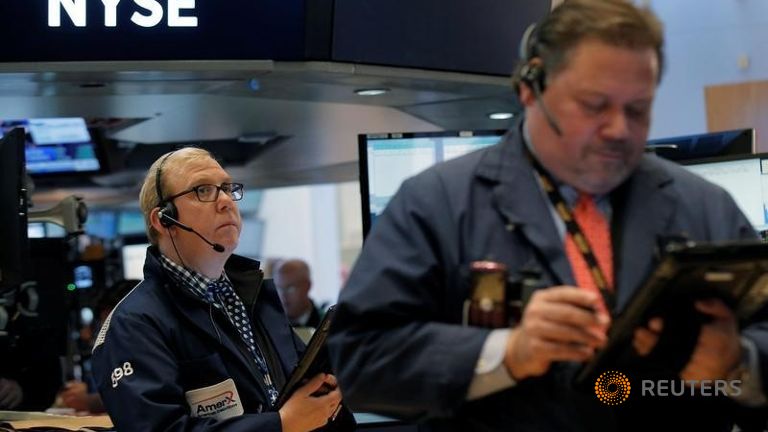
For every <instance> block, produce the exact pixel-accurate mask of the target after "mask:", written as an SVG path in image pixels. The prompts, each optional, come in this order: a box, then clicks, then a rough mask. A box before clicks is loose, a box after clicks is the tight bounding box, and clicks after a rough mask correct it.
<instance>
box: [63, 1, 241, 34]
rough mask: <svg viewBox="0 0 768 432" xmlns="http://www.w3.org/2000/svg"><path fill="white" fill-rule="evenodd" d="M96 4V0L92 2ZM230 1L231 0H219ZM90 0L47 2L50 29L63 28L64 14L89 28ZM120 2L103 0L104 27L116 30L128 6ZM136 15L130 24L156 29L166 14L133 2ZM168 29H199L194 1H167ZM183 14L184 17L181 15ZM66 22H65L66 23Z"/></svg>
mask: <svg viewBox="0 0 768 432" xmlns="http://www.w3.org/2000/svg"><path fill="white" fill-rule="evenodd" d="M90 1H91V3H96V0H90ZM219 1H228V0H219ZM87 2H88V0H48V27H61V25H62V12H63V14H64V15H66V16H67V17H68V18H69V20H70V21H71V22H72V24H74V26H75V27H86V26H87V25H88V23H87V22H86V21H87V20H86V17H87V15H88V14H87V8H86V5H87ZM120 2H121V0H100V3H101V4H102V6H103V10H104V21H103V23H97V24H94V23H91V25H103V26H104V27H117V14H118V9H120V10H121V11H122V8H124V7H127V6H126V3H128V2H124V3H123V4H122V5H121V4H120ZM131 3H133V13H132V14H131V22H133V23H134V24H136V25H137V26H140V27H155V26H157V25H159V24H160V23H161V22H162V21H163V16H164V15H166V13H165V11H164V10H163V6H162V5H161V4H160V2H159V1H157V0H132V1H131ZM167 9H168V10H167V17H168V18H167V24H168V27H197V16H193V15H191V13H193V11H194V9H195V0H167ZM182 11H184V12H185V13H184V15H182ZM65 22H66V21H65Z"/></svg>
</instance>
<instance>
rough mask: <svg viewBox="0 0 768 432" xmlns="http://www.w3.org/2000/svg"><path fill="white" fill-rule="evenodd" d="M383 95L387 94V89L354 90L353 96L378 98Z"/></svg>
mask: <svg viewBox="0 0 768 432" xmlns="http://www.w3.org/2000/svg"><path fill="white" fill-rule="evenodd" d="M384 93H389V89H388V88H367V89H357V90H355V94H357V95H358V96H378V95H383V94H384Z"/></svg>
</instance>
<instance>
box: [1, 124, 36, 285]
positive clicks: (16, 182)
mask: <svg viewBox="0 0 768 432" xmlns="http://www.w3.org/2000/svg"><path fill="white" fill-rule="evenodd" d="M25 188H26V186H25V174H24V130H23V129H13V130H11V131H8V133H6V134H5V135H4V136H3V138H2V139H1V140H0V239H2V247H0V294H2V293H5V292H7V291H10V290H12V289H14V288H16V287H18V286H19V285H21V283H22V282H23V280H24V271H25V268H26V266H27V264H28V257H29V242H28V238H27V207H28V204H27V196H26V191H25Z"/></svg>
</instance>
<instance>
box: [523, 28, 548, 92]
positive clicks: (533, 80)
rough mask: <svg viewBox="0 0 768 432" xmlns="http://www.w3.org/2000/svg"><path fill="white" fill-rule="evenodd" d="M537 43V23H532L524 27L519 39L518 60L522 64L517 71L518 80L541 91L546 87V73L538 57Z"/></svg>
mask: <svg viewBox="0 0 768 432" xmlns="http://www.w3.org/2000/svg"><path fill="white" fill-rule="evenodd" d="M538 45H539V40H538V25H537V24H535V23H534V24H531V25H529V26H528V28H526V29H525V32H524V33H523V37H522V39H521V40H520V50H519V53H520V60H521V61H522V62H524V64H523V66H522V68H521V69H520V72H519V73H520V82H522V83H525V84H526V85H527V86H529V87H531V88H532V89H534V90H537V91H538V92H539V93H541V92H543V91H544V88H545V87H546V74H545V71H544V65H543V64H542V63H541V59H539V58H538V57H539V52H538Z"/></svg>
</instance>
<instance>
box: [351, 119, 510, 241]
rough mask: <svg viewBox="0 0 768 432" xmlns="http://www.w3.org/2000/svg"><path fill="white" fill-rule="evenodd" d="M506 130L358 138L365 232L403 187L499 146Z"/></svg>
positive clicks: (377, 135) (376, 135) (365, 136)
mask: <svg viewBox="0 0 768 432" xmlns="http://www.w3.org/2000/svg"><path fill="white" fill-rule="evenodd" d="M504 132H505V131H504V130H488V131H460V132H425V133H383V134H367V135H359V136H358V148H359V156H360V191H361V194H362V200H361V201H362V207H363V232H364V234H365V235H368V231H370V229H371V226H372V224H373V223H374V222H375V221H376V218H377V217H378V216H379V215H380V214H381V213H382V212H383V211H384V208H385V207H386V206H387V203H389V200H390V199H391V198H392V196H393V195H394V194H395V192H397V190H398V189H399V188H400V184H401V183H402V182H403V181H404V180H405V179H407V178H408V177H411V176H413V175H415V174H418V173H419V172H421V171H424V170H425V169H427V168H429V167H430V166H432V165H434V164H436V163H438V162H443V161H447V160H450V159H453V158H455V157H458V156H461V155H464V154H467V153H470V152H472V151H475V150H479V149H481V148H484V147H488V146H491V145H493V144H496V143H498V142H499V140H500V139H501V135H503V134H504Z"/></svg>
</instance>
